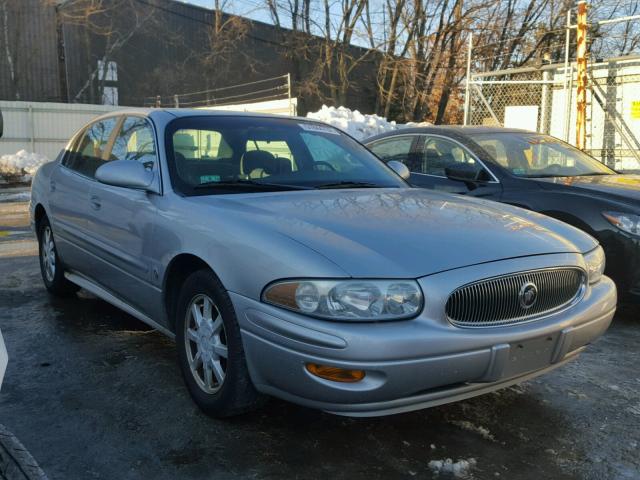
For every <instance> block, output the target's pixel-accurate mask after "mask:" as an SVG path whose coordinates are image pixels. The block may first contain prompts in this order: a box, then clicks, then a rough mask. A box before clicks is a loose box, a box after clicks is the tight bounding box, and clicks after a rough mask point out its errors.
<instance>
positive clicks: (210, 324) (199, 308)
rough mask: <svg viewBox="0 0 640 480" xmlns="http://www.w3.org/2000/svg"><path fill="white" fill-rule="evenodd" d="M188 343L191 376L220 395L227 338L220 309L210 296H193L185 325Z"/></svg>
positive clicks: (207, 391)
mask: <svg viewBox="0 0 640 480" xmlns="http://www.w3.org/2000/svg"><path fill="white" fill-rule="evenodd" d="M184 328H185V332H184V342H185V349H186V352H187V361H188V362H189V368H190V369H191V374H192V375H193V378H194V379H195V381H196V383H197V384H198V386H199V387H200V388H201V389H202V390H203V391H204V392H206V393H208V394H213V393H216V392H217V391H218V390H220V388H222V384H223V383H224V379H225V376H226V370H227V358H228V355H229V354H228V349H227V336H226V332H225V329H224V323H223V322H222V316H221V315H220V310H219V309H218V307H216V305H215V304H214V302H213V300H211V298H209V297H208V296H207V295H204V294H199V295H196V296H195V297H193V299H192V300H191V302H190V304H189V308H188V310H187V313H186V319H185V322H184Z"/></svg>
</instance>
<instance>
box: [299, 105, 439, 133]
mask: <svg viewBox="0 0 640 480" xmlns="http://www.w3.org/2000/svg"><path fill="white" fill-rule="evenodd" d="M307 118H312V119H314V120H320V121H322V122H325V123H328V124H329V125H333V126H334V127H338V128H339V129H340V130H344V131H345V132H347V133H349V134H350V135H351V136H353V137H355V138H357V139H358V140H364V139H365V138H368V137H372V136H373V135H377V134H379V133H384V132H388V131H390V130H398V129H399V128H408V127H427V126H429V125H433V124H432V123H429V122H418V123H416V122H409V123H400V124H396V122H395V121H391V122H390V121H388V120H387V119H386V118H384V117H380V116H379V115H376V114H373V115H369V114H362V113H360V112H359V111H358V110H350V109H348V108H347V107H338V108H336V107H327V106H326V105H323V106H322V108H321V109H320V110H318V111H317V112H309V113H307Z"/></svg>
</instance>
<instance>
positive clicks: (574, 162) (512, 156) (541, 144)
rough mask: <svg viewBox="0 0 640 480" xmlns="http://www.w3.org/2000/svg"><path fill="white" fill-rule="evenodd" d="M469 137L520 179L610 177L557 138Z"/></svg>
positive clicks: (526, 135) (520, 135)
mask: <svg viewBox="0 0 640 480" xmlns="http://www.w3.org/2000/svg"><path fill="white" fill-rule="evenodd" d="M470 137H471V138H472V139H473V140H474V141H475V142H476V143H478V144H479V145H480V146H481V147H482V148H483V149H484V150H485V151H486V152H487V153H488V154H489V155H490V156H491V157H492V158H493V160H494V161H495V162H496V163H497V164H499V165H501V166H502V167H504V168H506V169H507V170H509V171H510V172H511V173H513V174H514V175H517V176H519V177H529V178H541V177H572V176H584V175H612V174H615V173H616V172H614V171H613V170H611V169H610V168H608V167H606V166H605V165H603V164H602V163H600V162H598V161H597V160H596V159H594V158H592V157H590V156H589V155H587V154H586V153H583V152H581V151H580V150H578V149H577V148H575V147H572V146H571V145H569V144H567V143H565V142H563V141H561V140H558V139H557V138H553V137H550V136H548V135H541V134H538V133H516V132H500V133H495V132H494V133H478V134H472V135H470Z"/></svg>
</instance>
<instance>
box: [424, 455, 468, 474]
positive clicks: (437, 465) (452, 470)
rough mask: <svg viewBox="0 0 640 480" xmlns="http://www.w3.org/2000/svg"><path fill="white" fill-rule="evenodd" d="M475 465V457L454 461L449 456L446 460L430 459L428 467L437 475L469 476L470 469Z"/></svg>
mask: <svg viewBox="0 0 640 480" xmlns="http://www.w3.org/2000/svg"><path fill="white" fill-rule="evenodd" d="M475 466H476V459H475V458H470V459H468V460H458V461H457V462H454V461H453V460H451V459H450V458H447V459H446V460H431V461H430V462H429V468H430V469H431V471H432V472H433V473H435V474H437V475H440V474H442V475H447V476H453V478H469V476H470V474H471V471H472V470H473V469H474V468H475Z"/></svg>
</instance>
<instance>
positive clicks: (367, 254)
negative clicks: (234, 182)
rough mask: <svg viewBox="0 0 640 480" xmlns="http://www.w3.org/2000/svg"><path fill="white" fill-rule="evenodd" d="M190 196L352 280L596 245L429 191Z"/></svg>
mask: <svg viewBox="0 0 640 480" xmlns="http://www.w3.org/2000/svg"><path fill="white" fill-rule="evenodd" d="M191 198H192V199H193V200H194V201H197V202H203V203H208V204H210V205H211V206H214V205H215V206H216V209H220V212H219V215H225V216H227V218H230V219H232V221H243V222H244V221H247V222H251V224H252V225H253V226H254V227H255V231H256V235H257V236H258V235H259V232H260V230H261V229H262V228H267V229H270V230H275V231H277V232H279V233H281V234H283V235H286V236H287V237H289V238H291V239H293V240H295V241H297V242H299V243H302V244H304V245H305V246H307V247H308V248H310V249H312V250H314V251H316V252H318V253H319V254H321V255H323V256H325V257H326V258H328V259H329V260H331V261H332V262H334V263H335V264H337V265H338V266H339V267H340V268H341V269H343V270H344V271H346V272H347V273H349V274H350V275H352V276H354V277H395V278H400V277H405V278H418V277H421V276H424V275H428V274H431V273H435V272H439V271H444V270H449V269H453V268H458V267H463V266H467V265H473V264H478V263H484V262H491V261H495V260H501V259H506V258H514V257H522V256H528V255H541V254H550V253H567V252H586V251H589V250H591V249H593V248H594V247H595V246H596V242H595V240H593V239H592V238H591V237H590V236H588V235H587V234H585V233H583V232H581V231H579V230H577V229H575V228H573V227H571V226H569V225H566V224H564V223H561V222H558V221H556V220H553V219H551V218H549V217H546V216H544V215H540V214H536V213H533V212H528V211H525V210H522V209H519V208H516V207H511V206H508V205H503V204H499V203H494V202H489V201H485V200H478V199H473V198H467V197H462V196H454V195H449V194H444V193H438V192H433V191H428V190H424V189H410V188H407V189H366V190H365V189H357V190H356V189H351V190H305V191H293V192H277V193H276V192H274V193H267V194H239V195H224V197H223V196H206V197H191ZM229 216H230V217H229ZM257 241H259V240H257ZM264 248H268V246H265V247H264Z"/></svg>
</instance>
